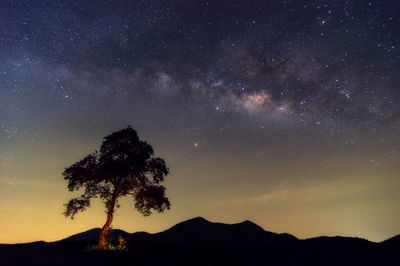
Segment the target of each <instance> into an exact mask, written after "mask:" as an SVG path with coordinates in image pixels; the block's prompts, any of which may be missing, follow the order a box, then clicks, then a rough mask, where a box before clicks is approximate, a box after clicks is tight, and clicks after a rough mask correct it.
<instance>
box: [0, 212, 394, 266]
mask: <svg viewBox="0 0 400 266" xmlns="http://www.w3.org/2000/svg"><path fill="white" fill-rule="evenodd" d="M100 230H101V229H100V228H94V229H91V230H88V231H85V232H82V233H78V234H75V235H72V236H70V237H67V238H65V239H62V240H59V241H55V242H43V241H38V242H33V243H26V244H14V245H5V244H3V245H0V257H1V258H2V260H1V262H0V265H117V264H122V263H124V264H127V265H381V266H385V265H400V258H399V255H398V253H399V252H398V251H399V250H400V235H398V236H395V237H393V238H391V239H388V240H386V241H383V242H381V243H376V242H371V241H368V240H366V239H361V238H351V237H339V236H338V237H325V236H323V237H316V238H310V239H298V238H296V237H295V236H292V235H290V234H285V233H284V234H277V233H273V232H268V231H265V230H264V229H263V228H262V227H260V226H258V225H256V224H255V223H253V222H251V221H244V222H241V223H236V224H224V223H214V222H210V221H207V220H206V219H204V218H202V217H196V218H193V219H190V220H187V221H183V222H181V223H178V224H176V225H174V226H172V227H171V228H169V229H168V230H165V231H163V232H159V233H155V234H150V233H146V232H136V233H132V234H131V233H127V232H125V231H123V230H119V229H114V230H113V231H112V242H114V243H115V244H116V243H117V238H118V236H122V237H123V238H124V239H125V240H126V241H127V244H128V251H127V252H119V251H103V252H98V251H95V250H94V247H95V246H96V244H97V241H98V236H99V234H100Z"/></svg>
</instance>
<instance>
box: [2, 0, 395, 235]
mask: <svg viewBox="0 0 400 266" xmlns="http://www.w3.org/2000/svg"><path fill="white" fill-rule="evenodd" d="M399 11H400V3H399V2H398V1H383V0H382V1H294V0H293V1H290V0H287V1H248V0H246V1H115V2H112V1H8V2H2V3H1V4H0V28H1V32H0V47H1V49H0V184H1V186H2V188H1V189H0V191H1V194H0V200H1V201H3V202H5V204H4V206H3V207H0V211H2V213H3V214H0V223H2V224H6V226H2V227H3V228H2V229H0V230H3V229H4V228H8V229H7V230H11V229H10V228H11V225H12V224H13V223H15V221H16V220H17V221H20V226H19V227H18V228H16V229H15V234H16V235H18V232H23V229H22V228H25V223H24V222H23V221H22V220H23V218H22V215H23V213H25V212H26V209H25V208H28V209H29V210H30V211H31V212H32V214H31V216H32V217H36V216H34V215H35V214H34V211H32V210H42V209H43V208H45V207H43V206H44V205H43V204H44V202H47V201H48V199H49V198H53V196H55V195H53V196H52V195H51V193H50V194H49V195H47V196H46V193H47V192H48V191H49V190H51V189H53V191H57V195H56V196H55V198H56V199H57V200H56V202H55V203H54V206H53V205H52V206H53V207H50V209H51V210H52V212H49V213H46V215H47V216H48V217H53V216H52V215H54V217H56V216H57V217H56V218H54V219H56V222H55V224H59V226H60V227H59V228H61V224H63V223H65V221H64V220H63V217H62V216H61V215H60V213H61V212H62V203H63V202H64V201H65V199H68V197H69V196H70V195H68V193H67V192H66V191H64V190H66V189H65V184H64V183H63V180H62V177H61V172H62V170H63V168H64V167H66V166H68V164H70V163H72V162H74V161H76V160H78V159H80V157H81V156H82V155H84V154H86V153H89V152H91V151H92V150H93V149H96V148H97V147H98V145H99V143H100V141H101V138H102V137H103V136H105V135H107V134H109V133H111V132H112V131H115V130H118V129H120V128H122V127H125V126H127V125H132V126H133V127H134V128H135V129H137V130H138V133H139V136H140V137H142V138H144V139H146V140H148V141H149V142H150V143H151V144H153V146H154V149H155V151H156V153H157V152H158V154H159V155H160V156H162V157H164V158H165V159H166V161H167V163H169V165H170V167H171V172H172V174H171V177H170V183H169V184H168V183H167V188H168V194H170V195H171V198H172V210H171V212H170V214H165V215H164V216H155V218H148V220H141V219H142V218H140V217H139V216H138V214H136V213H134V212H133V211H131V209H133V208H131V209H130V208H129V206H127V207H126V209H121V218H119V219H123V217H127V218H126V219H125V220H122V221H121V224H119V226H120V227H125V228H128V229H129V230H131V231H134V230H139V229H142V230H147V231H151V230H153V231H154V230H155V231H156V230H161V229H165V227H166V226H167V225H169V224H172V223H173V222H175V221H178V220H180V219H183V218H190V217H191V216H194V215H203V216H205V217H206V218H207V217H208V218H211V219H214V220H219V221H223V220H225V221H227V222H231V221H236V220H240V219H241V218H244V219H253V220H256V221H257V222H258V223H259V224H261V225H263V226H264V227H266V228H268V229H271V230H276V231H281V232H283V231H288V232H289V233H294V234H297V235H299V236H308V235H316V234H345V235H346V234H347V235H359V236H364V237H369V238H371V239H378V240H382V239H383V238H385V237H388V236H390V235H391V234H394V233H398V232H399V231H400V228H399V226H398V225H397V224H399V221H400V211H399V210H397V209H398V208H395V206H396V204H395V202H396V201H397V202H398V200H399V199H400V198H399V196H398V195H397V194H398V193H397V194H396V192H395V189H394V188H396V186H398V185H399V182H400V181H399V180H398V175H399V174H398V173H399V170H400V164H399V156H398V152H399V146H400V134H399V132H400V87H399V86H400V85H399V84H400V53H399V50H400V33H399V30H398V29H399V26H400V18H399V15H398V14H399ZM168 185H169V187H168ZM40 191H43V192H44V193H41V192H40ZM54 193H55V192H54ZM27 202H30V203H29V204H28V203H27ZM198 202H205V203H207V204H204V205H202V206H199V204H198ZM125 205H129V203H127V204H125ZM22 206H24V207H22ZM249 206H251V207H249ZM100 208H101V207H99V209H98V210H97V212H99V210H100ZM29 210H28V212H29ZM101 214H102V212H101V211H100V214H99V217H102V216H101ZM87 215H89V214H87ZM47 216H46V217H47ZM58 216H60V217H58ZM132 217H133V218H132ZM164 217H165V218H164ZM272 217H273V218H272ZM382 217H383V218H385V219H386V220H387V222H386V223H384V225H383V224H382V225H380V224H379V223H380V222H381V220H382V219H381V218H382ZM32 219H33V218H32ZM98 219H102V218H98ZM129 219H131V220H132V219H133V220H134V221H135V222H134V223H136V225H137V224H139V225H140V226H138V227H135V224H133V225H132V224H131V223H130V221H131V220H129ZM149 219H150V220H149ZM152 219H153V220H152ZM163 219H165V220H163ZM295 220H296V221H297V222H289V221H295ZM315 220H316V221H320V223H321V225H320V226H317V227H311V226H310V223H311V222H312V221H315ZM101 221H102V220H100V221H98V220H95V219H93V221H91V223H90V224H88V223H84V222H83V221H81V222H82V223H79V221H78V222H76V223H75V225H74V226H75V227H73V226H72V225H70V226H71V228H72V227H73V228H74V229H75V230H76V231H78V230H80V229H81V228H83V227H85V226H86V227H90V226H98V225H99V224H101ZM148 221H149V222H148ZM117 225H118V224H117ZM43 226H45V225H43ZM0 228H1V227H0ZM64 229H65V228H64V227H63V229H62V230H64ZM4 230H5V229H4ZM60 230H61V229H58V231H57V232H59V231H60ZM65 230H67V229H65ZM0 232H1V231H0ZM65 232H66V233H65V234H67V232H71V231H65ZM38 234H39V233H38ZM0 235H2V234H0ZM51 235H55V234H54V233H51V234H50V233H49V234H48V235H47V236H45V237H48V238H49V239H51V238H52V237H51ZM35 237H36V238H38V237H39V236H32V238H34V239H32V240H35V239H36V238H35ZM19 239H21V240H26V239H28V238H23V237H20V238H19V237H15V238H13V237H12V236H9V237H7V238H4V240H3V241H11V242H12V241H19ZM0 241H2V239H1V238H0Z"/></svg>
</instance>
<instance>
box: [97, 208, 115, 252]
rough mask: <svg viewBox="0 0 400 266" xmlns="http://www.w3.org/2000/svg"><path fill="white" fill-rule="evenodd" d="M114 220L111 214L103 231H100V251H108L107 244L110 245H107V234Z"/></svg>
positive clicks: (98, 247)
mask: <svg viewBox="0 0 400 266" xmlns="http://www.w3.org/2000/svg"><path fill="white" fill-rule="evenodd" d="M112 220H113V215H112V213H111V214H110V213H108V214H107V220H106V223H105V224H104V226H103V228H101V231H100V237H99V245H98V246H97V249H99V250H105V249H107V244H108V243H107V232H108V229H109V228H110V226H111V223H112Z"/></svg>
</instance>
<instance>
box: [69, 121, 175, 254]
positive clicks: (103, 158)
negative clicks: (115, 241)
mask: <svg viewBox="0 0 400 266" xmlns="http://www.w3.org/2000/svg"><path fill="white" fill-rule="evenodd" d="M168 173H169V169H168V167H167V166H166V163H165V161H164V160H163V159H161V158H159V157H154V151H153V148H152V146H151V145H150V144H148V143H147V142H145V141H142V140H140V139H139V137H138V135H137V133H136V131H135V130H134V129H133V128H132V127H130V126H128V127H127V128H125V129H122V130H120V131H117V132H114V133H112V134H111V135H109V136H106V137H104V139H103V143H102V145H101V147H100V151H94V152H93V153H91V154H89V155H87V156H86V157H85V158H83V159H82V160H80V161H78V162H76V163H74V164H73V165H71V166H69V167H67V168H66V169H65V171H64V172H63V176H64V179H65V180H67V181H68V189H69V191H78V190H81V189H82V188H83V189H84V191H83V194H82V195H81V196H79V197H77V198H73V199H71V200H69V202H68V203H66V204H64V205H65V207H66V209H65V212H64V215H65V216H66V217H71V219H73V218H74V216H75V215H76V214H77V213H78V212H80V211H84V210H86V209H87V208H88V207H90V201H91V199H93V198H100V199H101V200H102V201H103V202H104V203H105V207H106V212H107V221H106V224H105V225H104V226H103V229H102V233H104V234H105V233H106V231H107V230H108V228H109V226H110V225H111V222H112V217H113V213H114V210H115V209H116V208H118V207H119V205H118V199H119V198H120V197H123V196H132V197H133V200H134V202H135V208H136V209H137V210H138V211H139V212H140V213H142V214H143V215H145V216H147V215H150V214H151V213H152V211H157V212H163V211H164V210H166V209H169V208H170V202H169V200H168V198H167V197H166V195H165V190H166V189H165V187H164V186H162V185H161V183H162V182H163V181H164V177H165V176H166V175H168ZM103 231H104V232H103ZM101 238H102V234H101V235H100V242H101ZM100 242H99V248H101V247H100Z"/></svg>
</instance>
